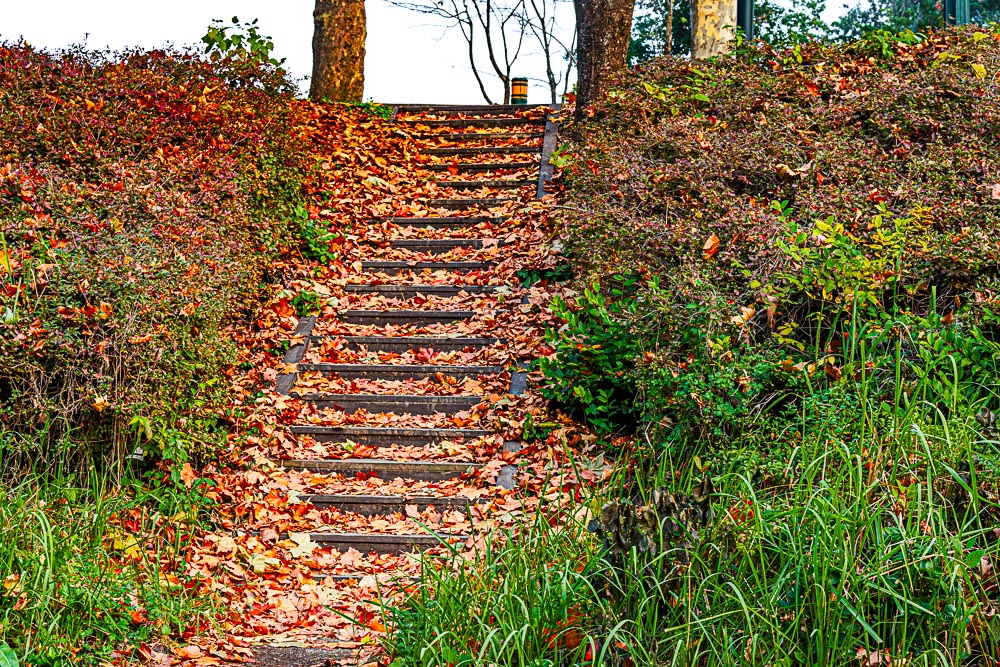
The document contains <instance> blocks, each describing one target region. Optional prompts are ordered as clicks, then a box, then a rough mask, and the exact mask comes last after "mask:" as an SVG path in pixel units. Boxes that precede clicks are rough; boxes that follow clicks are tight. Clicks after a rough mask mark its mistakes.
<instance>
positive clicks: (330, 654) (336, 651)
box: [252, 575, 363, 667]
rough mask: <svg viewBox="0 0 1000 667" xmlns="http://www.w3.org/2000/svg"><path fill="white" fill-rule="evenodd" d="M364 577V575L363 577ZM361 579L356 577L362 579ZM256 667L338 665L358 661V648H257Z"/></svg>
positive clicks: (254, 653) (254, 652) (254, 662)
mask: <svg viewBox="0 0 1000 667" xmlns="http://www.w3.org/2000/svg"><path fill="white" fill-rule="evenodd" d="M362 576H363V575H362ZM360 578H361V577H355V579H360ZM252 650H253V665H254V667H316V665H338V664H341V663H342V661H348V660H355V661H357V659H358V649H356V648H299V647H290V646H267V645H264V646H255V647H254V648H253V649H252Z"/></svg>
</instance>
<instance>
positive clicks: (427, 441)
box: [289, 425, 490, 447]
mask: <svg viewBox="0 0 1000 667" xmlns="http://www.w3.org/2000/svg"><path fill="white" fill-rule="evenodd" d="M289 430H290V431H291V433H292V435H308V436H310V437H312V439H313V440H316V441H317V442H332V443H343V442H353V443H355V444H358V445H364V446H368V447H388V446H391V445H401V446H412V447H430V446H431V445H435V444H437V443H439V442H462V441H465V440H475V439H476V438H482V437H485V436H487V435H489V434H490V432H489V431H484V430H481V429H471V428H370V427H363V426H306V425H299V426H292V427H291V428H290V429H289Z"/></svg>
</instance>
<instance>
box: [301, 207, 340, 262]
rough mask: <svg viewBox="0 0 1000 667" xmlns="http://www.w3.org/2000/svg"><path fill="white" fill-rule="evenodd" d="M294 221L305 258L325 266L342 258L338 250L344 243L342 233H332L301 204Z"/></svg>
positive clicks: (326, 225)
mask: <svg viewBox="0 0 1000 667" xmlns="http://www.w3.org/2000/svg"><path fill="white" fill-rule="evenodd" d="M293 220H294V224H295V227H296V236H297V237H298V239H299V242H300V250H301V252H302V256H303V257H305V258H306V259H311V260H315V261H317V262H322V263H324V264H327V263H330V262H333V261H335V260H337V259H339V258H340V253H339V251H338V250H337V248H338V246H339V245H340V244H341V243H342V242H343V236H342V235H341V234H340V233H338V232H334V231H331V230H330V227H329V225H328V224H326V223H325V222H323V221H322V220H320V219H319V218H318V217H315V218H314V217H313V216H311V215H310V214H309V210H308V209H307V208H306V207H305V206H302V205H301V204H300V205H298V206H296V207H295V210H294V211H293Z"/></svg>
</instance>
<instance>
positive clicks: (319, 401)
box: [302, 394, 481, 415]
mask: <svg viewBox="0 0 1000 667" xmlns="http://www.w3.org/2000/svg"><path fill="white" fill-rule="evenodd" d="M302 398H303V400H306V401H308V402H310V403H313V404H314V405H315V406H316V407H317V408H318V409H320V410H331V409H332V410H343V411H344V412H346V413H348V414H353V413H355V412H357V411H358V410H367V411H368V412H370V413H372V414H378V413H389V412H391V413H393V414H397V415H402V414H411V415H432V414H434V413H436V412H441V413H444V414H447V415H453V414H457V413H459V412H462V411H465V410H469V409H470V408H472V407H473V406H476V405H479V403H480V401H481V399H480V397H478V396H469V397H464V396H463V397H460V398H459V400H449V401H443V400H434V397H429V396H428V397H424V396H421V397H414V398H413V399H412V400H407V401H394V400H387V399H386V398H385V397H382V396H373V397H371V398H367V397H365V398H359V397H358V396H357V395H356V394H353V395H352V394H344V395H342V396H341V395H338V396H336V397H326V396H324V397H320V398H312V397H308V396H306V397H302ZM444 398H452V397H444Z"/></svg>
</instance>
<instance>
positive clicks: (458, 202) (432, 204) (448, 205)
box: [421, 197, 518, 211]
mask: <svg viewBox="0 0 1000 667" xmlns="http://www.w3.org/2000/svg"><path fill="white" fill-rule="evenodd" d="M512 201H518V200H516V199H514V198H512V197H504V198H489V199H424V200H422V201H421V203H423V204H424V205H425V206H427V207H428V208H440V209H445V210H449V211H464V210H466V209H470V208H495V207H497V206H503V205H504V204H507V203H509V202H512Z"/></svg>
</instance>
